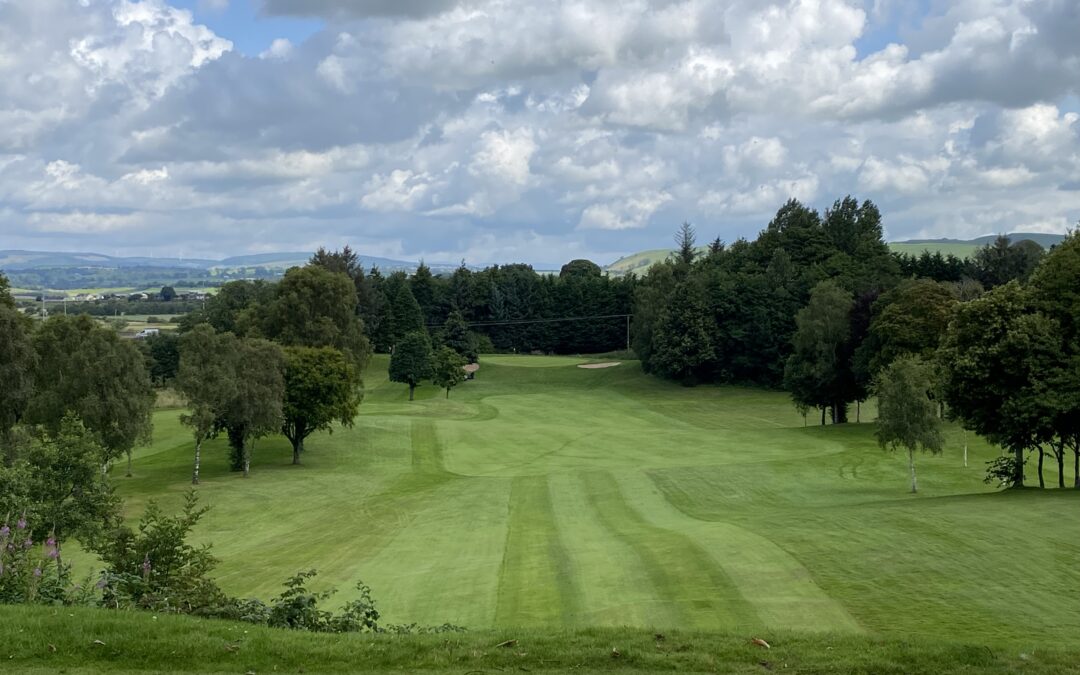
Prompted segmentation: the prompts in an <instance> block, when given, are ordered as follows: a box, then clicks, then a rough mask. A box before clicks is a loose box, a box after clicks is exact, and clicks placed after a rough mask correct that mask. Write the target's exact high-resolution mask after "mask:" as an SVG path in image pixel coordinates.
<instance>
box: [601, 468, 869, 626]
mask: <svg viewBox="0 0 1080 675" xmlns="http://www.w3.org/2000/svg"><path fill="white" fill-rule="evenodd" d="M619 484H620V485H621V486H622V487H623V490H624V491H625V492H626V493H627V494H632V495H633V496H634V503H635V504H636V505H637V506H638V508H639V509H640V510H641V513H643V514H644V516H643V517H644V518H645V519H646V520H647V521H648V522H649V523H651V524H653V525H654V526H657V527H665V528H670V529H671V530H674V531H676V532H681V533H683V534H684V535H685V536H687V537H690V538H692V539H693V540H694V541H695V542H696V543H697V544H698V545H699V546H700V547H701V548H702V549H703V550H705V551H706V552H707V553H708V555H709V556H710V557H711V558H712V559H713V560H715V561H716V562H717V563H719V564H720V566H722V567H723V569H724V572H725V575H726V577H727V578H728V579H730V581H731V582H732V583H733V584H735V585H736V586H737V587H738V588H739V590H740V591H741V593H742V597H743V598H745V599H746V600H747V601H748V602H749V603H750V604H751V605H752V606H753V607H754V608H755V610H756V612H757V615H758V616H759V617H760V618H761V620H762V622H764V623H765V625H766V626H768V627H769V628H774V629H775V628H781V629H790V630H800V631H835V632H861V630H862V629H861V627H860V626H859V624H858V622H857V621H856V620H855V619H854V618H853V617H852V616H851V615H850V614H849V613H848V612H847V610H846V609H845V608H844V606H843V605H841V604H840V603H839V602H837V601H836V600H833V599H832V598H831V597H829V595H828V594H827V593H825V591H824V590H822V589H821V588H820V587H819V586H818V585H817V584H816V583H815V582H814V580H813V578H812V577H811V575H810V571H809V570H807V569H806V568H805V567H803V565H802V564H801V563H800V562H799V561H798V560H796V559H795V558H794V557H792V556H791V555H790V554H788V553H787V552H786V551H784V550H783V549H782V548H780V547H779V546H777V545H776V544H775V543H773V542H772V541H771V540H769V539H768V538H766V537H764V536H761V535H759V534H757V533H755V532H752V531H750V530H748V529H746V528H743V527H739V526H738V525H735V524H732V523H725V522H717V521H703V520H698V519H695V518H692V517H690V516H687V515H686V514H685V513H684V512H682V511H680V510H679V509H677V508H676V507H675V506H673V505H672V504H671V503H670V502H669V501H668V500H667V498H666V496H665V495H664V494H663V493H662V492H661V490H660V489H659V488H658V487H657V485H656V483H655V482H654V481H653V480H651V479H650V477H649V476H647V475H646V474H644V473H642V472H640V471H634V472H622V473H620V474H619Z"/></svg>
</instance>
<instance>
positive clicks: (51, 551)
mask: <svg viewBox="0 0 1080 675" xmlns="http://www.w3.org/2000/svg"><path fill="white" fill-rule="evenodd" d="M45 555H47V556H49V557H50V558H52V559H53V560H56V559H57V558H59V557H60V551H58V550H56V549H55V548H50V549H47V550H46V551H45Z"/></svg>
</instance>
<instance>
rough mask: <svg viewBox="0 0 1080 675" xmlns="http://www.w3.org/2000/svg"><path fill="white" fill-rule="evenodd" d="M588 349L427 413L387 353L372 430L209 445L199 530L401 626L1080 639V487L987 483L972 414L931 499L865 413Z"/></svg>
mask: <svg viewBox="0 0 1080 675" xmlns="http://www.w3.org/2000/svg"><path fill="white" fill-rule="evenodd" d="M586 361H587V360H585V359H574V358H550V359H549V358H543V357H527V356H523V357H513V356H498V357H485V358H483V359H482V360H481V363H482V367H481V370H480V372H479V374H478V376H477V379H476V380H474V381H470V382H467V383H465V384H463V385H462V386H461V387H459V388H458V389H456V390H455V391H454V392H453V394H452V396H451V398H450V399H449V400H446V399H444V398H443V395H442V392H441V391H437V390H436V389H435V388H434V387H433V386H426V387H422V388H420V389H418V390H417V396H418V400H417V401H415V402H413V403H409V402H408V401H407V398H408V392H407V387H405V386H403V385H398V384H392V383H389V382H387V379H386V374H385V368H386V363H387V362H386V358H385V357H377V358H376V359H375V361H374V363H373V364H372V367H371V369H370V370H369V372H368V374H367V377H366V381H367V387H368V391H367V395H366V398H365V401H364V404H363V406H362V407H361V411H362V412H361V415H360V416H359V418H358V419H357V421H356V424H355V426H354V427H352V428H351V429H336V430H335V431H334V433H333V434H332V435H329V434H322V435H319V436H316V437H313V438H311V439H309V441H308V443H307V451H306V454H305V455H304V458H303V459H304V464H303V465H302V466H299V467H294V466H291V465H290V463H289V462H290V460H291V451H290V448H289V446H288V444H287V442H285V441H284V440H283V439H281V438H272V439H267V440H264V441H261V442H260V443H259V444H258V445H257V447H256V448H255V452H254V465H253V475H252V477H251V478H250V479H248V480H244V479H242V478H241V477H239V476H238V475H236V474H232V473H230V472H229V471H228V468H227V462H226V451H225V447H224V444H223V441H221V440H217V441H214V442H212V443H211V444H210V447H209V448H204V453H203V454H204V463H203V470H202V471H203V474H202V475H203V479H204V482H203V485H202V487H201V489H200V493H201V495H202V498H203V500H204V502H205V503H206V504H209V505H211V506H212V510H211V512H210V513H209V514H208V515H207V516H206V518H205V520H204V522H203V524H202V525H200V529H199V531H198V535H199V537H200V538H201V539H202V540H204V541H208V542H212V543H213V544H214V551H215V552H216V554H217V555H218V556H219V557H220V558H221V559H222V561H223V562H222V565H221V567H220V568H219V572H220V581H221V583H222V584H223V585H224V587H225V588H226V589H227V590H228V591H230V592H232V593H235V594H241V595H254V596H258V597H262V598H264V599H265V598H269V597H270V596H272V595H275V594H277V593H278V592H279V590H280V584H281V582H282V581H283V580H284V579H285V578H286V577H287V576H289V575H291V574H293V573H294V572H296V571H297V570H300V569H306V568H311V567H315V568H318V569H319V571H320V577H319V581H320V583H321V584H323V587H328V586H332V587H336V588H338V589H339V591H340V593H339V595H338V596H336V597H337V598H338V599H340V600H345V599H348V598H349V597H350V589H351V588H352V587H353V586H354V584H355V582H356V580H358V579H363V580H364V581H365V582H367V583H368V584H370V585H371V587H372V588H373V590H374V594H375V597H376V599H377V600H378V602H379V605H380V610H381V611H382V612H383V613H384V617H385V618H386V620H387V621H390V622H393V623H407V622H418V623H421V624H428V625H431V624H442V623H444V622H449V623H454V624H458V625H462V626H466V627H468V628H470V629H471V630H480V631H483V630H490V629H510V628H515V629H523V630H533V631H547V630H562V629H574V630H579V629H593V628H598V627H620V626H630V627H639V628H642V629H655V630H660V631H668V630H672V629H679V630H685V631H695V630H696V631H722V632H727V633H731V634H736V635H747V634H751V633H752V634H762V635H773V634H786V633H795V634H801V635H805V634H812V633H816V632H821V633H827V634H829V635H833V636H835V635H852V636H855V635H865V636H870V637H875V638H876V637H882V638H888V639H895V640H909V639H913V638H914V639H943V638H944V639H949V640H962V641H967V642H976V643H980V644H991V645H1009V646H1010V647H1009V648H1010V649H1012V648H1013V647H1015V649H1027V650H1034V649H1038V648H1041V646H1044V645H1045V646H1051V645H1057V646H1059V647H1062V646H1064V647H1070V648H1074V649H1075V648H1080V564H1078V561H1080V492H1076V491H1072V490H1062V491H1057V490H1047V491H1038V490H1026V491H1023V492H1019V493H1009V494H1000V493H996V492H995V491H994V490H993V489H992V488H990V487H988V486H986V485H984V484H983V483H982V475H983V468H984V466H983V465H984V462H985V461H986V460H988V459H990V458H991V457H993V456H994V455H996V454H997V452H998V451H997V450H996V449H994V448H990V447H988V446H987V445H985V444H983V443H982V442H980V441H978V440H976V439H975V438H974V437H970V438H969V441H970V467H969V468H964V467H963V465H962V459H961V444H962V436H961V433H960V431H959V430H958V429H955V428H951V429H950V430H949V431H948V434H947V437H948V447H947V450H946V452H945V453H944V454H943V455H942V456H939V457H929V456H922V457H919V459H918V469H919V480H920V490H921V492H920V494H919V495H917V496H912V495H909V494H907V486H908V479H907V475H906V471H907V467H906V461H905V458H904V457H902V456H899V455H891V454H888V453H885V452H883V451H881V450H879V449H878V448H877V446H876V444H875V442H874V440H873V433H872V432H873V427H872V426H871V425H870V424H865V423H864V424H851V425H846V426H843V427H831V426H830V427H819V426H814V425H813V418H812V417H811V419H810V420H809V422H810V425H809V426H804V424H805V422H804V420H803V418H802V417H800V416H799V415H798V414H796V412H795V410H794V408H793V407H792V406H791V404H790V403H789V401H788V399H787V397H786V395H784V394H782V393H777V392H767V391H761V390H756V389H744V388H735V387H699V388H696V389H687V388H683V387H680V386H677V385H674V384H670V383H667V382H663V381H660V380H657V379H654V378H651V377H648V376H645V375H643V374H642V373H641V370H640V368H639V367H638V365H637V364H636V363H634V362H624V363H623V364H622V365H620V366H618V367H614V368H608V369H601V370H587V369H582V368H578V367H577V365H578V364H580V363H583V362H586ZM870 414H872V413H870V412H869V411H867V410H866V409H865V408H864V410H863V419H864V420H865V419H866V417H867V416H868V415H870ZM156 415H157V417H156V430H155V441H154V444H153V445H152V447H150V448H146V449H143V450H141V451H138V452H137V454H136V459H135V465H134V469H135V477H134V478H130V479H126V478H123V477H122V476H118V478H117V480H118V482H119V484H120V493H121V494H122V495H123V496H124V497H126V498H127V500H128V504H129V509H130V510H131V512H132V513H133V514H137V513H138V512H139V511H140V509H141V507H142V506H143V505H144V504H145V502H146V501H147V500H148V499H149V498H152V497H157V498H160V499H163V500H165V501H166V502H168V504H169V505H170V506H176V505H178V504H179V503H180V498H181V495H182V494H183V493H184V492H185V491H186V490H187V488H188V482H189V475H190V463H191V455H192V447H193V446H192V442H191V439H190V436H189V434H188V433H187V431H186V430H184V429H183V428H182V427H181V426H180V425H179V422H178V415H179V412H178V411H162V412H158V413H157V414H156ZM1048 479H1049V480H1050V483H1051V484H1055V483H1056V475H1055V474H1054V472H1053V471H1050V472H1049V473H1048ZM463 670H467V668H466V669H463Z"/></svg>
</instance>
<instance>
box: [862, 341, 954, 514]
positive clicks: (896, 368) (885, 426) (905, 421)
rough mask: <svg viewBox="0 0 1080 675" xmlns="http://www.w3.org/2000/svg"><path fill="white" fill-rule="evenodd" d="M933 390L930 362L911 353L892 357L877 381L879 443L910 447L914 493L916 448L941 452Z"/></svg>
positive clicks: (888, 446) (912, 490) (886, 446)
mask: <svg viewBox="0 0 1080 675" xmlns="http://www.w3.org/2000/svg"><path fill="white" fill-rule="evenodd" d="M933 390H934V376H933V371H932V369H931V367H930V365H929V364H927V363H926V362H925V361H923V360H922V359H921V358H919V357H918V356H910V355H909V356H901V357H898V358H897V359H895V360H893V362H892V363H891V364H890V365H889V366H887V367H886V368H885V369H884V370H883V371H882V372H881V375H880V376H879V378H878V380H877V382H876V385H875V393H876V394H877V397H878V420H877V439H878V445H880V446H881V447H882V448H883V449H887V450H898V449H900V448H904V449H906V450H907V453H908V469H909V470H910V472H911V492H912V493H915V492H918V484H917V482H916V479H915V451H916V450H920V449H921V450H923V451H924V452H931V453H934V454H937V453H940V452H941V420H940V419H939V418H938V416H937V405H936V404H935V403H934V401H933V400H932V399H931V398H930V393H931V392H932V391H933Z"/></svg>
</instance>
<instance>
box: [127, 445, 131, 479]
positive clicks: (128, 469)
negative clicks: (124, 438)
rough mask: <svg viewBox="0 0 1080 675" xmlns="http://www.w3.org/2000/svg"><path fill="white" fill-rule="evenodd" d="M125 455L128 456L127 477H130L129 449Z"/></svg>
mask: <svg viewBox="0 0 1080 675" xmlns="http://www.w3.org/2000/svg"><path fill="white" fill-rule="evenodd" d="M127 456H128V468H127V477H128V478H131V450H128V451H127Z"/></svg>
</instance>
